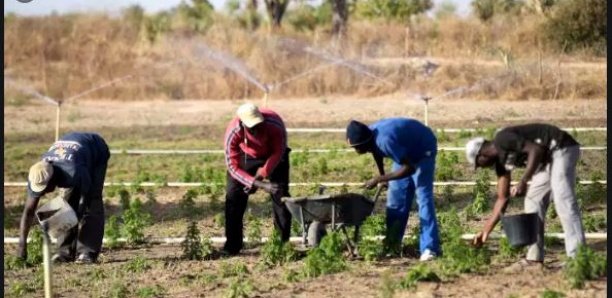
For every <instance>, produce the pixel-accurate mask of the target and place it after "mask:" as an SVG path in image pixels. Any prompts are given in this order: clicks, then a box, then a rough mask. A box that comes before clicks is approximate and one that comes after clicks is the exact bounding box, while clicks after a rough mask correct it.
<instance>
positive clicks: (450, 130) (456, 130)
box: [287, 127, 608, 133]
mask: <svg viewBox="0 0 612 298" xmlns="http://www.w3.org/2000/svg"><path fill="white" fill-rule="evenodd" d="M561 129H562V130H565V131H567V132H574V131H575V132H590V131H608V128H607V127H565V128H561ZM435 131H436V132H445V133H446V132H448V133H460V132H481V133H484V131H485V129H484V128H480V129H479V128H437V129H435ZM287 132H298V133H319V132H338V133H345V132H346V128H287Z"/></svg>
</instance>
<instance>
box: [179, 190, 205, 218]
mask: <svg viewBox="0 0 612 298" xmlns="http://www.w3.org/2000/svg"><path fill="white" fill-rule="evenodd" d="M197 196H198V192H197V190H195V189H188V190H187V192H185V194H184V195H183V198H182V199H181V201H180V202H179V208H180V210H181V213H182V214H183V216H187V217H189V218H193V217H194V216H196V215H198V214H199V213H200V209H199V208H198V207H196V203H195V200H194V199H195V198H197Z"/></svg>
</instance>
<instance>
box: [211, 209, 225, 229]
mask: <svg viewBox="0 0 612 298" xmlns="http://www.w3.org/2000/svg"><path fill="white" fill-rule="evenodd" d="M213 221H214V222H215V226H217V227H218V228H223V227H225V213H223V212H220V213H217V214H216V215H215V217H214V218H213Z"/></svg>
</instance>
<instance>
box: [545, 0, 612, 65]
mask: <svg viewBox="0 0 612 298" xmlns="http://www.w3.org/2000/svg"><path fill="white" fill-rule="evenodd" d="M607 14H608V4H607V1H601V0H566V1H560V2H559V4H558V5H557V7H556V8H555V9H554V11H553V13H552V16H551V17H550V18H549V19H548V20H547V21H546V22H545V23H544V24H543V32H544V35H545V36H546V38H547V40H548V41H549V42H551V43H552V44H553V45H555V46H557V47H560V48H562V49H563V50H564V51H566V52H571V51H574V50H578V49H582V48H592V49H593V50H594V51H595V53H597V54H599V55H605V53H606V52H607V50H606V33H607Z"/></svg>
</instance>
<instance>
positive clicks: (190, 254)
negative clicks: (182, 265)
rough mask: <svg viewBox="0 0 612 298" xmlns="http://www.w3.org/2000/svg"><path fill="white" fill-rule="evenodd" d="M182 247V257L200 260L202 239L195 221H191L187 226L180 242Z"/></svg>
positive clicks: (201, 256)
mask: <svg viewBox="0 0 612 298" xmlns="http://www.w3.org/2000/svg"><path fill="white" fill-rule="evenodd" d="M181 247H182V248H183V258H184V259H187V260H201V259H202V258H203V251H202V240H201V239H200V230H199V229H198V226H197V225H196V222H195V221H191V222H190V223H189V225H188V226H187V233H186V234H185V240H183V242H182V243H181Z"/></svg>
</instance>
